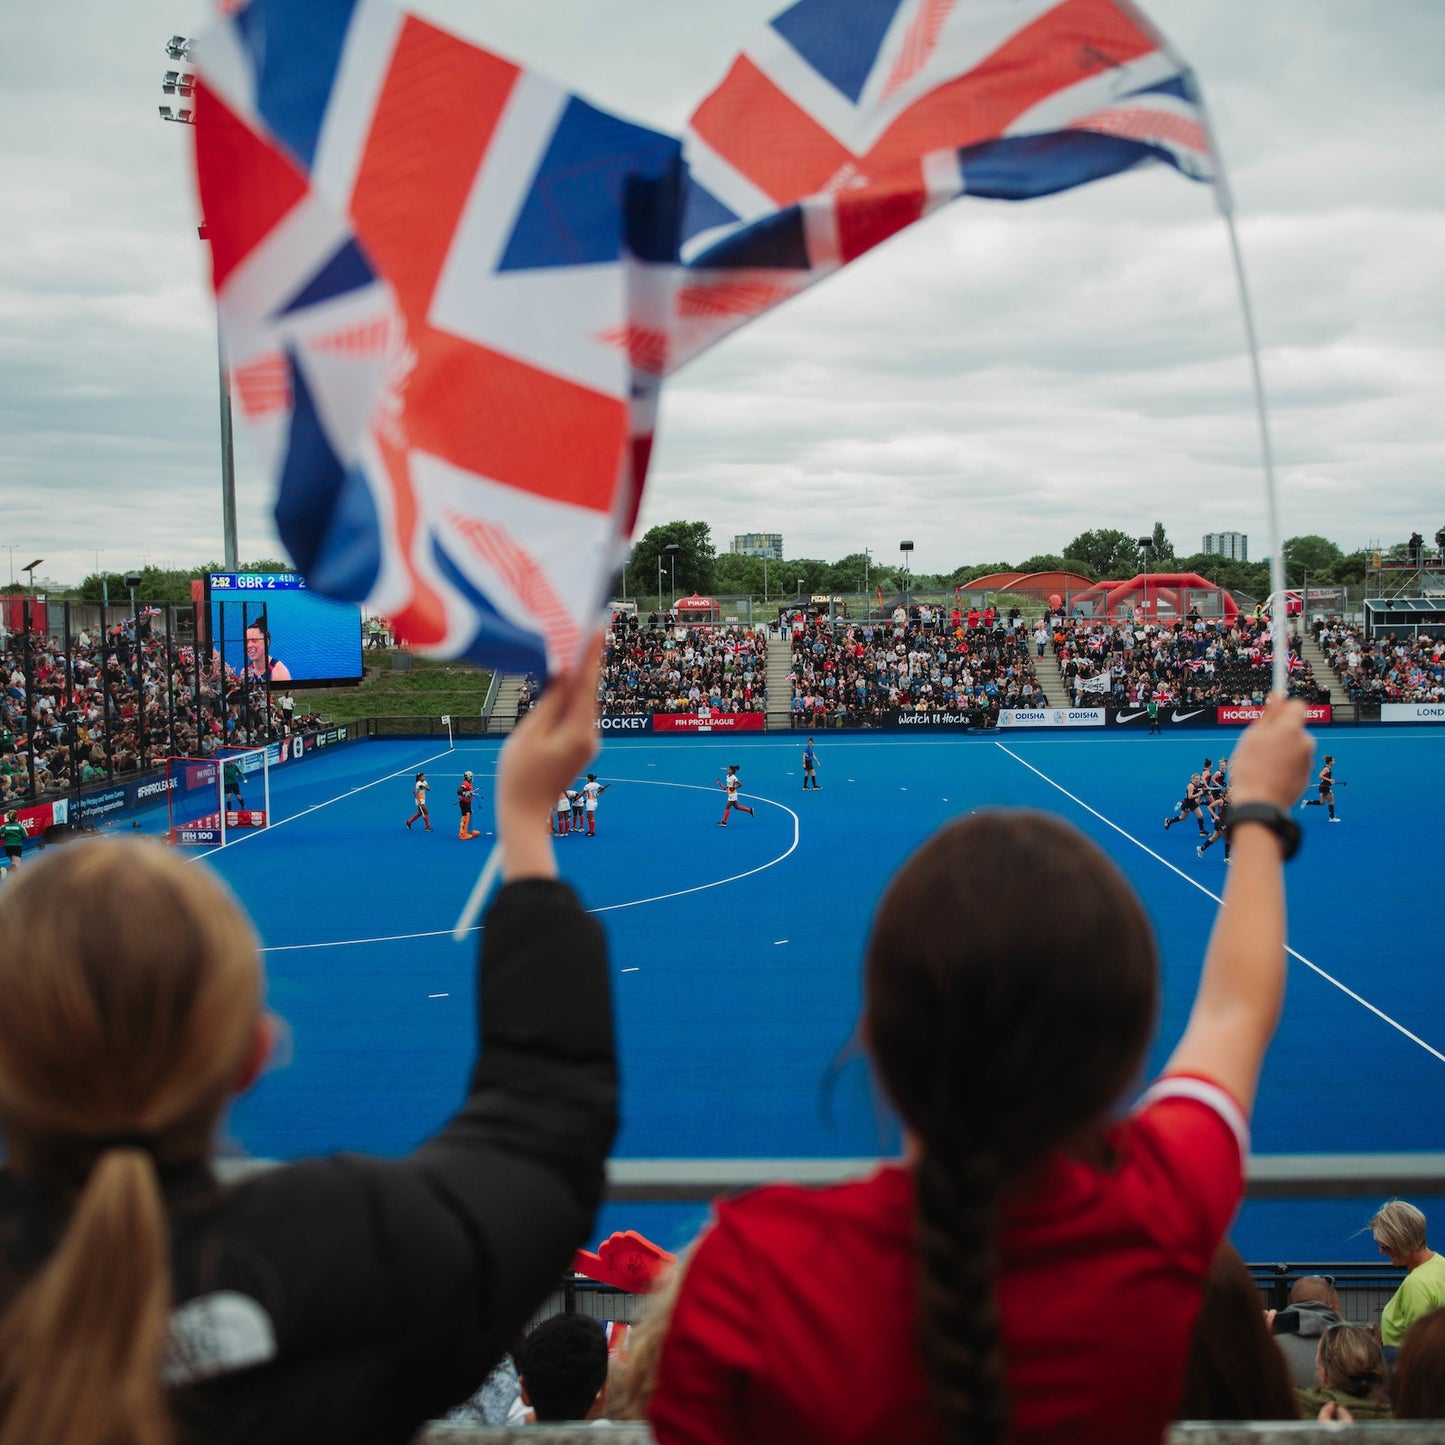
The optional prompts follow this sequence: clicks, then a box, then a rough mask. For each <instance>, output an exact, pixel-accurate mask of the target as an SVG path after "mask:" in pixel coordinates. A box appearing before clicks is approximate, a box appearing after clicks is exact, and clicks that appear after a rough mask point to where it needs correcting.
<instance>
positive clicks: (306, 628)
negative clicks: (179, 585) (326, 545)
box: [206, 572, 362, 689]
mask: <svg viewBox="0 0 1445 1445" xmlns="http://www.w3.org/2000/svg"><path fill="white" fill-rule="evenodd" d="M206 611H207V615H208V616H209V618H210V626H211V651H212V652H213V653H214V654H215V655H216V656H218V657H219V659H220V661H221V662H222V663H223V664H224V665H225V667H226V668H227V669H228V670H229V671H230V672H232V673H235V674H236V675H237V676H239V675H240V674H241V673H242V672H245V673H246V675H247V676H248V677H251V678H256V679H269V680H270V683H271V686H272V687H273V688H280V689H285V688H287V687H290V686H291V685H292V684H293V683H294V684H298V685H304V684H307V683H316V684H322V683H346V682H359V681H360V680H361V675H362V664H361V609H360V608H359V607H358V606H357V605H356V604H355V603H353V602H336V601H333V600H332V599H331V598H329V597H320V596H317V595H316V594H315V593H313V592H311V591H309V590H308V589H307V586H306V579H305V578H304V577H302V576H301V575H300V574H299V573H296V572H210V573H208V574H207V576H206Z"/></svg>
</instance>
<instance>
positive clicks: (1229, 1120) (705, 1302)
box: [651, 1077, 1247, 1445]
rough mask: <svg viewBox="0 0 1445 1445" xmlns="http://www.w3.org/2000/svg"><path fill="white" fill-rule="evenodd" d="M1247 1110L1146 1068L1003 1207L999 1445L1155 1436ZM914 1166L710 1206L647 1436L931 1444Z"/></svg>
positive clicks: (1172, 1391) (1226, 1217)
mask: <svg viewBox="0 0 1445 1445" xmlns="http://www.w3.org/2000/svg"><path fill="white" fill-rule="evenodd" d="M1245 1129H1246V1126H1245V1123H1244V1116H1243V1114H1242V1113H1241V1111H1240V1110H1239V1108H1238V1106H1237V1105H1236V1104H1235V1103H1234V1102H1233V1100H1232V1099H1230V1098H1229V1096H1228V1095H1227V1094H1225V1093H1224V1092H1223V1091H1222V1090H1221V1089H1219V1088H1218V1087H1217V1086H1216V1085H1213V1084H1208V1083H1205V1082H1203V1081H1201V1080H1195V1079H1190V1078H1181V1077H1176V1078H1169V1079H1165V1080H1162V1081H1161V1082H1160V1083H1159V1084H1156V1085H1155V1087H1154V1088H1153V1089H1152V1090H1151V1091H1150V1092H1149V1094H1148V1095H1146V1096H1145V1099H1144V1101H1143V1103H1142V1105H1141V1107H1140V1110H1139V1112H1138V1113H1136V1114H1135V1115H1134V1116H1133V1117H1132V1118H1130V1119H1129V1120H1127V1121H1125V1122H1123V1123H1120V1124H1118V1125H1116V1126H1114V1127H1113V1128H1112V1129H1111V1130H1110V1131H1109V1132H1108V1134H1107V1136H1106V1137H1107V1142H1108V1143H1109V1145H1110V1146H1111V1148H1112V1151H1113V1155H1114V1160H1115V1162H1114V1164H1113V1166H1112V1167H1111V1168H1107V1169H1105V1168H1100V1167H1098V1166H1096V1165H1094V1164H1086V1163H1084V1162H1082V1161H1080V1160H1077V1159H1072V1158H1065V1157H1063V1156H1058V1157H1056V1158H1054V1159H1053V1160H1052V1161H1050V1163H1049V1164H1048V1165H1047V1166H1046V1168H1045V1170H1044V1171H1043V1173H1042V1174H1041V1176H1040V1178H1039V1180H1038V1182H1037V1184H1036V1185H1035V1187H1033V1188H1032V1189H1031V1190H1030V1191H1029V1193H1028V1194H1027V1195H1025V1196H1023V1197H1021V1198H1019V1199H1017V1200H1015V1201H1013V1202H1012V1203H1011V1204H1010V1205H1009V1206H1008V1207H1007V1209H1006V1212H1005V1219H1004V1226H1003V1231H1002V1235H1001V1238H1000V1261H1001V1266H1000V1278H999V1284H998V1295H999V1308H1000V1313H1001V1316H1002V1320H1003V1343H1004V1352H1005V1357H1006V1360H1007V1371H1008V1385H1009V1391H1010V1397H1011V1402H1012V1409H1013V1428H1012V1431H1011V1434H1010V1440H1011V1441H1013V1442H1015V1445H1046V1442H1048V1445H1053V1442H1057V1441H1064V1440H1067V1441H1069V1442H1070V1445H1091V1442H1097V1445H1158V1442H1159V1440H1160V1437H1161V1435H1162V1433H1163V1431H1164V1428H1165V1426H1166V1425H1167V1423H1168V1422H1169V1420H1170V1419H1171V1418H1172V1416H1173V1412H1174V1407H1175V1404H1176V1402H1177V1399H1178V1395H1179V1391H1180V1388H1181V1385H1182V1380H1183V1373H1184V1366H1185V1362H1186V1359H1187V1357H1188V1352H1189V1346H1190V1336H1191V1333H1192V1330H1193V1326H1194V1320H1195V1316H1196V1315H1197V1313H1198V1310H1199V1301H1200V1295H1201V1292H1202V1290H1203V1286H1204V1280H1205V1276H1206V1275H1207V1274H1208V1271H1209V1264H1210V1260H1211V1259H1212V1257H1213V1255H1214V1252H1215V1249H1216V1248H1217V1247H1218V1245H1219V1243H1220V1241H1221V1240H1222V1239H1223V1238H1224V1234H1225V1231H1226V1230H1227V1229H1228V1227H1229V1224H1230V1221H1231V1220H1232V1218H1233V1216H1234V1211H1235V1208H1236V1207H1237V1205H1238V1202H1239V1198H1240V1195H1241V1193H1242V1191H1243V1161H1244V1158H1245V1154H1246V1152H1247V1137H1246V1134H1245ZM914 1232H915V1229H914V1214H913V1183H912V1176H911V1175H910V1174H909V1173H908V1171H907V1170H906V1169H904V1168H902V1167H901V1166H898V1165H892V1166H888V1167H885V1168H883V1169H880V1170H879V1171H878V1172H877V1173H876V1174H874V1175H872V1176H871V1177H869V1178H867V1179H861V1180H855V1181H851V1182H849V1183H846V1184H841V1185H836V1186H834V1187H831V1188H827V1189H817V1190H810V1189H803V1188H801V1187H798V1186H796V1185H777V1186H772V1187H769V1188H765V1189H759V1190H756V1191H755V1192H753V1193H751V1194H747V1195H744V1196H743V1197H741V1198H739V1199H736V1200H732V1201H730V1202H726V1203H723V1204H720V1205H719V1206H718V1211H717V1220H716V1223H715V1224H714V1225H713V1226H712V1227H711V1228H710V1229H709V1230H708V1231H707V1233H706V1234H705V1235H704V1236H703V1238H702V1240H701V1241H700V1242H699V1244H698V1247H697V1249H696V1251H695V1253H694V1255H693V1258H692V1261H691V1263H690V1264H689V1266H688V1270H687V1276H686V1278H685V1280H684V1283H683V1287H682V1293H681V1296H680V1298H679V1299H678V1303H677V1310H676V1313H675V1314H674V1316H673V1321H672V1326H671V1328H670V1330H669V1332H668V1335H667V1339H666V1342H665V1344H664V1346H663V1352H662V1361H661V1372H660V1376H659V1379H658V1385H657V1393H656V1395H655V1396H654V1398H653V1403H652V1410H651V1419H652V1427H653V1431H654V1433H655V1435H656V1437H657V1440H658V1442H659V1445H674V1442H691V1445H704V1442H706V1445H721V1442H756V1445H768V1442H778V1445H800V1442H806V1441H828V1442H848V1441H858V1442H863V1441H867V1442H873V1445H888V1442H895V1441H896V1442H898V1445H926V1442H929V1441H934V1440H937V1438H938V1427H937V1422H936V1420H935V1418H934V1415H933V1411H932V1407H931V1405H930V1403H929V1399H928V1385H927V1381H926V1379H925V1377H924V1373H923V1368H922V1365H921V1362H920V1360H919V1359H918V1356H917V1351H916V1348H915V1346H914V1336H915V1330H916V1326H917V1287H916V1281H915V1273H916V1269H917V1257H916V1252H915V1246H914Z"/></svg>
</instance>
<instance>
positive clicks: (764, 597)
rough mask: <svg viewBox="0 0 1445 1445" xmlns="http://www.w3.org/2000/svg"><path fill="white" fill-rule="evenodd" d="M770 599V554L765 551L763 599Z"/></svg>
mask: <svg viewBox="0 0 1445 1445" xmlns="http://www.w3.org/2000/svg"><path fill="white" fill-rule="evenodd" d="M767 600H768V554H767V553H766V552H764V553H763V601H764V602H766V601H767Z"/></svg>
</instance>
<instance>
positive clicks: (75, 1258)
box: [0, 649, 617, 1445]
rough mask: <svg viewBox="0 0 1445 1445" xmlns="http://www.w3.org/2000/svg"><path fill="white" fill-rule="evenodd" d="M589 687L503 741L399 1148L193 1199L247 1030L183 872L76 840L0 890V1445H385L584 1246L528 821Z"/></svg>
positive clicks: (578, 1122)
mask: <svg viewBox="0 0 1445 1445" xmlns="http://www.w3.org/2000/svg"><path fill="white" fill-rule="evenodd" d="M594 651H596V649H594ZM596 689H597V678H596V671H595V668H594V669H593V671H592V672H591V674H590V675H579V676H577V677H571V678H561V679H558V680H557V681H556V682H555V683H554V684H553V686H552V687H551V688H550V689H549V691H548V692H547V694H546V696H545V697H544V698H543V699H542V701H541V702H540V703H539V704H538V705H537V707H535V708H534V709H533V710H532V711H531V712H530V713H529V714H528V716H527V718H526V719H525V721H523V722H522V723H521V725H520V726H519V727H518V729H517V731H516V732H515V733H514V734H513V736H512V737H511V738H510V739H509V740H508V742H507V745H506V747H505V748H503V750H502V754H501V761H500V768H499V774H498V780H497V824H498V832H499V835H500V846H501V853H502V873H503V877H504V879H505V880H506V882H505V884H504V886H503V887H502V889H501V891H500V892H499V893H498V895H497V897H496V899H495V901H494V902H493V904H492V906H491V909H490V911H489V912H488V915H487V922H486V928H485V932H484V934H483V937H482V948H481V958H480V960H479V963H478V966H477V982H476V995H477V1007H478V1011H479V1020H478V1047H477V1054H476V1057H475V1058H474V1060H473V1062H472V1067H471V1070H470V1078H469V1080H467V1081H466V1090H465V1097H464V1099H463V1101H462V1104H461V1107H460V1108H459V1110H458V1111H457V1113H456V1114H455V1115H454V1117H453V1118H452V1119H451V1120H450V1121H449V1122H448V1123H446V1124H445V1125H444V1126H443V1127H442V1128H441V1129H440V1130H439V1131H438V1132H437V1133H436V1134H435V1135H434V1136H433V1137H432V1138H430V1139H428V1140H426V1141H424V1142H423V1143H422V1144H421V1145H419V1146H418V1148H417V1149H416V1150H414V1151H413V1152H412V1153H411V1154H410V1155H407V1156H406V1157H404V1158H401V1159H371V1158H367V1157H365V1156H362V1155H338V1156H334V1157H330V1158H323V1159H310V1160H304V1161H301V1162H299V1163H295V1164H290V1165H287V1166H284V1167H281V1168H277V1169H272V1170H267V1171H262V1172H260V1173H257V1174H254V1175H252V1176H250V1177H249V1178H247V1179H246V1180H245V1181H244V1182H241V1183H238V1184H236V1185H234V1186H231V1187H225V1186H223V1185H221V1184H220V1183H219V1182H218V1181H217V1180H216V1178H215V1176H214V1175H213V1174H212V1172H211V1168H210V1165H209V1162H208V1161H209V1158H210V1154H211V1148H212V1143H213V1140H214V1138H215V1134H216V1129H217V1125H218V1122H219V1120H220V1117H221V1115H222V1113H223V1111H224V1110H225V1108H226V1105H227V1103H228V1102H229V1100H230V1099H231V1097H232V1096H233V1095H235V1094H237V1093H240V1092H242V1091H243V1090H245V1089H246V1088H248V1087H249V1086H250V1084H251V1083H252V1082H253V1081H254V1080H255V1078H256V1076H257V1074H258V1073H259V1072H260V1070H261V1068H262V1066H263V1064H264V1062H265V1059H266V1056H267V1053H268V1050H269V1048H270V1042H271V1037H272V1020H271V1018H270V1016H269V1015H268V1014H267V1013H266V1012H265V1010H264V1009H263V1007H262V985H263V981H262V976H261V968H260V959H259V956H258V953H257V946H256V936H255V933H254V931H253V930H252V928H251V926H250V922H249V920H248V919H247V918H246V916H245V914H244V913H243V912H242V910H241V909H240V907H239V905H238V904H237V903H236V901H235V899H234V898H233V897H232V896H231V895H230V893H229V892H227V890H226V889H225V888H224V887H223V886H222V884H221V883H220V882H219V881H218V880H217V879H216V878H214V877H213V876H212V875H211V874H210V873H209V872H208V871H207V870H206V869H205V868H204V867H201V866H199V865H197V864H195V863H190V862H187V861H185V860H183V859H182V858H180V857H178V856H177V855H176V854H175V853H173V852H168V851H167V850H165V849H163V848H160V847H158V846H156V845H154V844H149V843H143V842H138V841H135V842H132V841H126V842H121V841H115V840H111V841H94V842H78V843H70V844H66V845H65V846H64V847H61V848H57V849H55V850H54V851H53V852H49V853H48V854H47V856H46V857H45V858H44V859H42V860H41V861H40V862H39V863H36V864H35V865H33V866H27V867H26V868H25V870H24V875H23V876H22V877H21V878H20V879H19V880H17V881H12V882H10V883H8V884H7V885H6V887H5V889H4V890H3V896H0V988H3V992H4V998H5V1007H4V1009H3V1010H0V1127H3V1130H4V1135H5V1142H6V1145H7V1148H8V1154H9V1162H8V1164H7V1165H6V1167H5V1168H3V1169H0V1311H3V1318H0V1445H20V1442H27V1445H32V1442H33V1445H38V1442H41V1441H44V1442H45V1445H117V1442H125V1445H169V1442H171V1441H173V1440H176V1439H178V1438H179V1439H184V1440H185V1441H186V1442H187V1445H198V1442H199V1445H209V1442H223V1441H224V1442H231V1441H234V1442H236V1445H242V1442H245V1445H252V1442H260V1441H264V1442H266V1445H288V1442H293V1441H294V1442H296V1445H303V1442H304V1445H314V1442H318V1441H323V1440H328V1441H341V1440H345V1441H351V1442H375V1445H390V1442H395V1445H404V1442H406V1441H408V1440H410V1439H411V1437H412V1435H413V1434H414V1433H415V1431H416V1429H417V1427H418V1426H419V1425H420V1424H421V1423H422V1422H423V1421H425V1420H428V1419H432V1418H435V1417H437V1416H439V1415H442V1414H444V1413H445V1411H446V1410H447V1408H448V1407H449V1406H451V1405H454V1404H456V1403H457V1402H458V1401H459V1400H462V1399H465V1398H466V1397H467V1396H468V1395H469V1394H470V1393H471V1392H472V1390H473V1389H474V1388H475V1387H476V1385H477V1383H478V1381H480V1380H481V1379H482V1378H483V1377H484V1376H485V1375H486V1374H487V1371H488V1370H489V1369H490V1368H491V1366H492V1365H493V1364H495V1363H496V1361H497V1360H498V1359H499V1358H500V1356H501V1355H502V1353H503V1351H504V1350H506V1348H507V1346H508V1344H509V1342H510V1341H511V1340H512V1339H513V1338H514V1337H515V1336H516V1335H517V1333H518V1332H519V1331H520V1329H521V1328H522V1326H523V1325H524V1324H525V1323H526V1321H527V1320H528V1319H529V1318H530V1317H531V1315H532V1313H533V1311H534V1310H535V1309H536V1308H537V1307H538V1306H539V1305H540V1304H541V1303H542V1301H543V1300H544V1299H545V1297H546V1296H547V1294H548V1292H549V1291H550V1290H551V1289H552V1288H553V1287H554V1286H555V1285H556V1283H557V1281H558V1279H560V1278H561V1277H562V1275H563V1273H564V1272H565V1270H566V1268H567V1265H568V1263H569V1262H570V1261H571V1259H572V1256H573V1252H574V1251H575V1250H576V1249H577V1247H578V1246H579V1245H580V1244H582V1243H583V1242H584V1241H585V1239H586V1238H587V1235H588V1233H589V1231H590V1229H591V1225H592V1218H593V1214H594V1212H595V1210H596V1207H597V1203H598V1201H599V1199H600V1198H601V1193H602V1185H603V1166H604V1161H605V1159H606V1156H607V1150H608V1147H609V1145H610V1144H611V1141H612V1136H613V1133H614V1131H615V1129H616V1123H617V1074H616V1061H615V1057H614V1048H613V1032H612V1010H611V1003H610V997H609V990H608V970H607V957H606V949H605V945H604V941H603V937H602V931H601V928H600V927H599V925H598V924H597V922H596V920H595V919H593V918H592V917H591V916H590V915H589V914H587V913H585V912H584V911H583V909H582V906H581V904H580V902H579V901H578V899H577V897H576V895H575V894H574V893H573V892H572V890H571V889H570V888H569V887H567V886H566V885H565V884H564V883H562V882H560V881H559V880H558V878H557V864H556V859H555V857H554V854H553V848H552V842H551V839H550V838H549V837H548V835H547V828H546V824H545V823H544V822H543V821H542V819H543V817H544V814H545V811H546V808H547V807H548V806H549V804H550V803H551V800H552V799H553V798H554V797H556V795H557V790H558V789H559V788H560V787H562V786H563V784H564V783H565V782H566V781H567V779H569V778H571V777H572V776H574V775H575V774H576V772H577V771H578V770H579V769H580V768H582V767H585V766H586V764H587V761H588V759H589V758H591V757H592V755H593V753H594V752H595V751H596V734H595V731H594V722H593V720H594V715H595V711H594V707H593V702H592V700H593V699H594V698H595V696H596ZM77 900H83V906H78V903H77ZM378 1067H380V1064H379V1063H378V1061H376V1060H374V1059H358V1060H357V1070H356V1072H357V1076H358V1078H357V1083H358V1086H360V1087H367V1086H368V1084H369V1080H367V1079H366V1078H365V1077H364V1076H365V1075H366V1074H367V1073H368V1071H372V1070H374V1069H376V1068H378ZM458 1082H462V1081H460V1080H459V1081H458ZM317 1103H318V1105H319V1106H321V1107H326V1108H330V1107H332V1105H331V1103H330V1101H328V1100H324V1099H323V1100H318V1101H317Z"/></svg>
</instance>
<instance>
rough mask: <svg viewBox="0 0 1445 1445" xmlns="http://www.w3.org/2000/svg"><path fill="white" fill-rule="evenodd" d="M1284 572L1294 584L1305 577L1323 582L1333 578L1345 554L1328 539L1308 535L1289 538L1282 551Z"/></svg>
mask: <svg viewBox="0 0 1445 1445" xmlns="http://www.w3.org/2000/svg"><path fill="white" fill-rule="evenodd" d="M1282 555H1283V557H1284V570H1285V573H1286V575H1287V576H1288V577H1289V578H1290V579H1291V580H1292V581H1294V582H1299V581H1301V580H1302V578H1303V577H1304V576H1305V575H1308V576H1310V577H1318V578H1320V579H1321V580H1323V579H1325V578H1326V577H1333V575H1334V569H1335V568H1336V567H1337V566H1338V565H1339V564H1340V562H1342V561H1343V560H1344V556H1345V554H1344V553H1343V552H1342V551H1341V550H1340V549H1339V548H1338V547H1337V546H1335V544H1334V543H1333V542H1331V541H1330V540H1329V539H1328V538H1327V537H1316V536H1314V535H1312V534H1311V535H1308V536H1304V537H1290V538H1287V539H1286V541H1285V544H1284V547H1283V549H1282Z"/></svg>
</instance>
